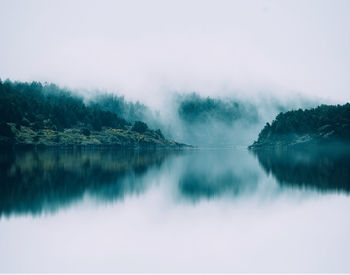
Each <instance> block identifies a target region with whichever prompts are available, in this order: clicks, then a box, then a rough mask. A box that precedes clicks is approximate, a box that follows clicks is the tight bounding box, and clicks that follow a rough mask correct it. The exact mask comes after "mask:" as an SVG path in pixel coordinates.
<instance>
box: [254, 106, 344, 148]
mask: <svg viewBox="0 0 350 275" xmlns="http://www.w3.org/2000/svg"><path fill="white" fill-rule="evenodd" d="M325 143H328V144H329V143H350V104H349V103H347V104H345V105H336V106H333V105H321V106H318V107H317V108H313V109H308V110H301V109H299V110H296V111H289V112H285V113H280V114H279V115H277V117H276V119H275V120H274V121H273V122H272V123H271V124H269V123H266V125H265V127H264V128H263V129H262V130H261V132H260V134H259V137H258V140H257V141H255V142H254V143H253V144H252V145H251V146H249V148H251V149H254V148H259V147H276V146H297V145H298V146H299V145H310V144H314V145H318V144H325Z"/></svg>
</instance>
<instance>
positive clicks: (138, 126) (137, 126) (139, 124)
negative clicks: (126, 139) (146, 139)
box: [131, 121, 148, 133]
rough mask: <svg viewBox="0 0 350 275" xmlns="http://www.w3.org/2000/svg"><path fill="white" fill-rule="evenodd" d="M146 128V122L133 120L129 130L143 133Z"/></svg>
mask: <svg viewBox="0 0 350 275" xmlns="http://www.w3.org/2000/svg"><path fill="white" fill-rule="evenodd" d="M147 129H148V126H147V124H146V123H144V122H142V121H135V123H134V126H132V128H131V130H132V131H135V132H138V133H144V132H146V131H147Z"/></svg>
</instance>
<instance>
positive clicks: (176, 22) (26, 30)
mask: <svg viewBox="0 0 350 275" xmlns="http://www.w3.org/2000/svg"><path fill="white" fill-rule="evenodd" d="M0 31H1V40H0V78H1V79H6V78H10V79H11V80H20V81H32V80H39V81H48V82H55V83H58V84H59V85H62V86H68V87H70V88H75V89H76V88H84V89H93V88H99V89H106V90H108V91H116V92H118V93H120V94H125V95H126V96H127V97H129V98H132V99H141V100H144V101H146V103H151V102H152V101H157V100H158V99H160V98H162V97H166V96H167V95H168V94H169V91H177V92H186V91H197V92H199V93H201V94H204V95H231V94H236V93H241V94H245V95H247V94H248V95H253V96H254V95H256V94H257V93H260V94H261V93H274V94H278V95H282V96H284V95H285V94H290V93H291V92H297V93H301V94H303V95H306V96H309V97H314V96H317V97H321V98H324V99H325V100H326V99H330V100H333V101H338V102H345V101H349V100H350V89H349V87H350V50H349V49H350V1H347V0H344V1H339V0H332V1H322V0H315V1H306V0H303V1H296V0H294V1H277V0H276V1H262V0H261V1H253V0H252V1H203V0H202V1H179V0H177V1H167V0H165V1H101V0H99V1H89V0H85V1H74V0H73V1H72V0H70V1H62V0H60V1H55V0H51V1H32V0H26V1H14V0H8V1H6V0H0Z"/></svg>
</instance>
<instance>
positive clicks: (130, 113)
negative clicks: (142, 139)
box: [91, 94, 152, 122]
mask: <svg viewBox="0 0 350 275" xmlns="http://www.w3.org/2000/svg"><path fill="white" fill-rule="evenodd" d="M91 103H92V104H94V105H95V106H97V107H99V108H100V109H101V110H104V111H108V112H112V113H115V114H117V115H118V116H119V117H122V118H124V119H125V120H127V121H130V122H135V121H142V120H144V119H145V118H146V117H151V116H152V112H151V110H150V109H149V108H148V107H147V106H145V105H144V104H142V103H140V102H139V101H136V102H135V103H134V102H129V101H127V100H125V98H124V96H118V95H114V94H100V95H98V96H96V97H95V98H94V99H93V100H92V102H91Z"/></svg>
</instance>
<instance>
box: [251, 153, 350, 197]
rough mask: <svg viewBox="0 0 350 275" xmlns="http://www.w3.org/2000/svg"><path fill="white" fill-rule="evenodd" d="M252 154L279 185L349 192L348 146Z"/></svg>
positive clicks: (349, 161) (349, 154)
mask: <svg viewBox="0 0 350 275" xmlns="http://www.w3.org/2000/svg"><path fill="white" fill-rule="evenodd" d="M254 154H255V155H256V156H257V158H258V160H259V162H260V164H261V166H262V167H263V169H264V170H265V171H266V172H267V173H268V174H269V173H271V174H272V175H273V176H274V177H275V178H276V179H277V181H278V183H279V184H280V185H281V187H294V188H303V189H314V190H317V191H319V192H327V191H336V192H344V193H349V192H350V150H348V148H344V147H334V148H312V150H311V149H310V150H301V149H300V150H296V149H294V150H291V149H290V150H259V151H255V152H254Z"/></svg>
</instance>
